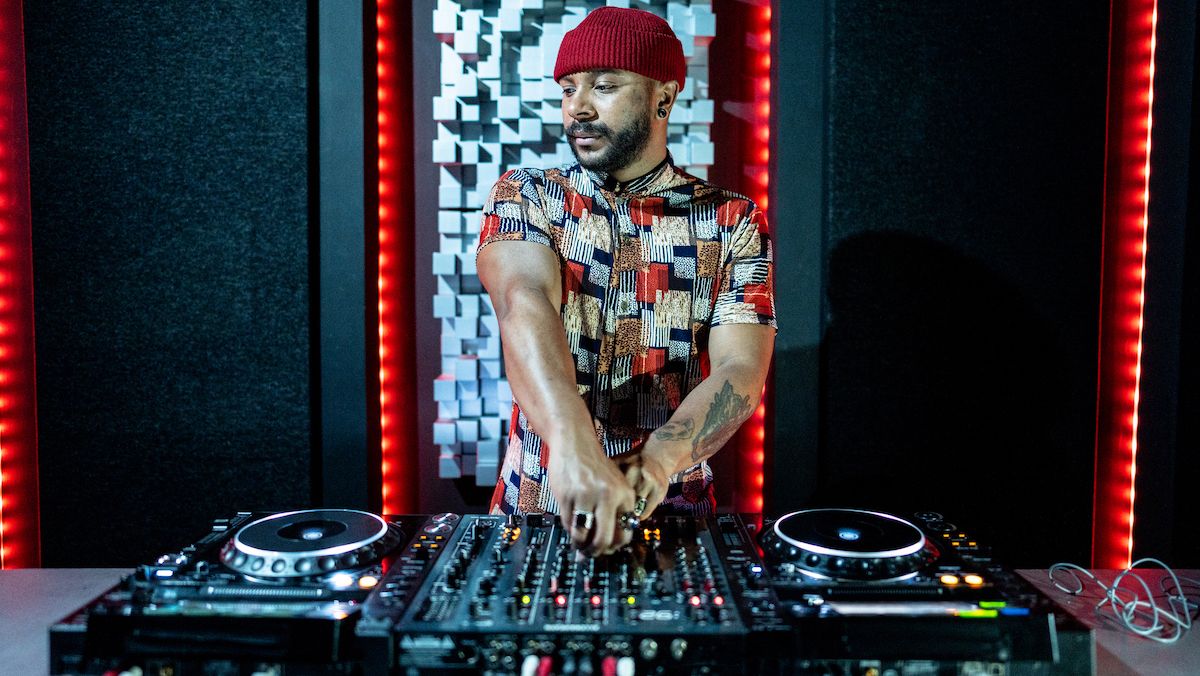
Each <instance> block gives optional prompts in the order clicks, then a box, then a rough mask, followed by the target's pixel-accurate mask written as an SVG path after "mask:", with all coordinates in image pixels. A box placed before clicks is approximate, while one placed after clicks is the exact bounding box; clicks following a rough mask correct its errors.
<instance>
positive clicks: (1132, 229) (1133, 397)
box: [1092, 0, 1158, 568]
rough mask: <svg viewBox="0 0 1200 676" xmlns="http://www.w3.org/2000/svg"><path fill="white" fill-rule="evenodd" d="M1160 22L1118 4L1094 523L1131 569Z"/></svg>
mask: <svg viewBox="0 0 1200 676" xmlns="http://www.w3.org/2000/svg"><path fill="white" fill-rule="evenodd" d="M1157 28H1158V3H1157V2H1156V1H1155V0H1114V2H1113V3H1112V13H1111V28H1110V31H1111V38H1110V45H1109V82H1108V87H1109V94H1108V136H1107V139H1106V144H1107V148H1106V155H1107V157H1106V165H1105V185H1104V200H1105V205H1104V235H1103V237H1104V239H1103V251H1104V252H1103V255H1102V260H1101V300H1100V304H1101V305H1100V346H1099V347H1100V349H1099V368H1098V371H1099V375H1098V378H1097V413H1096V481H1095V493H1094V509H1093V526H1092V565H1093V566H1094V567H1098V568H1124V567H1126V566H1128V565H1129V563H1130V561H1131V560H1132V558H1133V524H1134V509H1135V490H1134V485H1135V481H1136V478H1137V451H1138V447H1137V432H1138V404H1139V388H1140V385H1141V358H1142V329H1143V323H1144V309H1145V281H1146V241H1147V233H1148V231H1149V225H1150V224H1149V204H1150V147H1151V143H1150V142H1151V135H1152V129H1153V114H1152V113H1153V105H1154V53H1155V40H1156V33H1157Z"/></svg>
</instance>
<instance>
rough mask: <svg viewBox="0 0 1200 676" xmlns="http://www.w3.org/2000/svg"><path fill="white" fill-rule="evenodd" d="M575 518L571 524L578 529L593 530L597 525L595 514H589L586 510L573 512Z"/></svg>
mask: <svg viewBox="0 0 1200 676" xmlns="http://www.w3.org/2000/svg"><path fill="white" fill-rule="evenodd" d="M573 516H574V520H573V521H572V522H571V524H572V525H573V526H575V527H576V528H582V529H583V530H591V529H592V526H593V525H594V524H595V523H596V514H595V512H589V511H587V510H585V509H577V510H575V511H574V512H573Z"/></svg>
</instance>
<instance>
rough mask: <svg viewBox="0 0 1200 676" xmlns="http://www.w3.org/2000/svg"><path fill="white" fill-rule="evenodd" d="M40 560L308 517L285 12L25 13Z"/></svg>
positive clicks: (295, 164) (163, 546) (131, 549)
mask: <svg viewBox="0 0 1200 676" xmlns="http://www.w3.org/2000/svg"><path fill="white" fill-rule="evenodd" d="M25 22H26V25H25V35H26V40H27V44H26V54H27V61H28V89H29V91H28V95H29V122H30V125H29V126H30V147H31V150H30V154H31V157H30V162H31V173H32V204H33V244H34V269H35V288H36V296H35V302H36V331H37V359H38V407H39V436H40V463H41V481H42V493H41V501H42V525H43V537H42V542H43V547H44V562H45V564H46V565H49V566H68V565H69V566H83V565H88V566H107V565H127V564H130V563H134V562H137V561H140V560H144V559H145V558H147V557H149V556H151V555H153V554H156V553H160V552H162V551H166V550H168V549H169V548H172V547H178V546H181V545H183V544H186V543H188V542H191V541H194V539H195V538H196V537H197V536H198V535H199V534H202V533H203V532H205V531H206V530H207V523H208V522H209V520H210V519H212V518H214V517H217V516H222V515H226V514H228V513H230V512H232V511H234V510H237V509H252V508H259V507H268V506H271V507H291V506H298V505H304V504H305V503H307V502H308V500H309V499H310V486H309V465H310V438H309V427H310V422H309V392H310V388H309V333H308V332H309V288H308V238H309V228H308V180H309V179H308V169H307V163H308V154H307V153H308V149H307V133H308V130H307V107H308V98H307V97H308V94H307V79H306V77H307V76H306V54H307V47H306V3H303V2H294V1H292V0H274V1H271V2H262V1H260V0H238V1H229V2H221V3H191V2H165V3H158V2H154V3H146V2H138V1H134V0H124V1H120V2H103V3H98V2H92V1H91V0H58V1H55V2H28V3H25Z"/></svg>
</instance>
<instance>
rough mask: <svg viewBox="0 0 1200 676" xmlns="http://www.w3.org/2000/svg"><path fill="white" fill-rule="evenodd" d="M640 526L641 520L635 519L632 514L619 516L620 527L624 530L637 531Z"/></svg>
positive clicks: (626, 513)
mask: <svg viewBox="0 0 1200 676" xmlns="http://www.w3.org/2000/svg"><path fill="white" fill-rule="evenodd" d="M640 525H642V520H641V519H639V518H637V515H636V514H634V513H633V512H625V513H624V514H622V515H621V527H622V528H624V529H625V530H637V527H638V526H640Z"/></svg>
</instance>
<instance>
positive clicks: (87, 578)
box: [0, 568, 132, 674]
mask: <svg viewBox="0 0 1200 676" xmlns="http://www.w3.org/2000/svg"><path fill="white" fill-rule="evenodd" d="M130 572H132V571H131V570H129V569H127V568H29V569H24V570H0V637H3V639H0V671H3V672H4V673H6V674H45V673H48V672H49V671H50V638H49V636H50V625H51V624H53V623H55V622H57V621H58V620H61V619H62V618H63V617H65V616H66V615H67V614H69V613H71V612H72V611H74V610H76V609H77V608H79V607H80V606H82V605H83V604H85V603H87V602H88V601H91V600H92V599H93V598H95V597H96V596H99V595H100V593H101V592H103V591H104V590H106V589H108V588H109V587H111V586H113V585H114V584H116V583H117V582H118V581H119V580H120V579H121V577H122V576H124V575H127V574H128V573H130Z"/></svg>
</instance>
